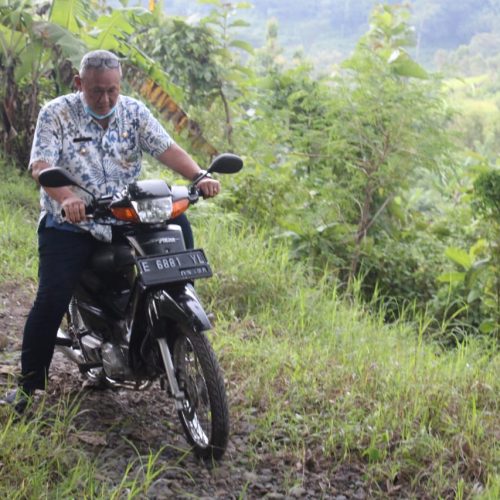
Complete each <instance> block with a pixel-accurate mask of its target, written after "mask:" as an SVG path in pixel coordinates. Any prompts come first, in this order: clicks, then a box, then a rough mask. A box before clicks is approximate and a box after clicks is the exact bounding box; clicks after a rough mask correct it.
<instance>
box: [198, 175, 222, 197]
mask: <svg viewBox="0 0 500 500" xmlns="http://www.w3.org/2000/svg"><path fill="white" fill-rule="evenodd" d="M196 187H197V188H198V189H199V190H200V191H201V192H202V193H203V197H204V198H213V197H214V196H217V195H218V194H219V193H220V182H219V181H217V180H215V179H211V178H209V177H205V178H204V179H202V180H201V181H200V182H198V183H197V184H196Z"/></svg>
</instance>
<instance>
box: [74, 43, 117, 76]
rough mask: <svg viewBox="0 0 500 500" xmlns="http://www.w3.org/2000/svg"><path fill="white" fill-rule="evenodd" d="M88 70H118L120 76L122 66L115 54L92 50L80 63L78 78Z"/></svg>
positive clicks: (107, 51)
mask: <svg viewBox="0 0 500 500" xmlns="http://www.w3.org/2000/svg"><path fill="white" fill-rule="evenodd" d="M89 68H92V69H97V70H106V69H118V70H119V71H120V76H122V66H121V63H120V59H119V57H118V56H117V55H116V54H113V52H110V51H109V50H93V51H92V52H87V53H86V54H85V55H84V56H83V57H82V60H81V62H80V72H79V74H80V78H81V77H82V76H83V74H84V73H85V71H87V70H88V69H89Z"/></svg>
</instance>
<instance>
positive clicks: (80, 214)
mask: <svg viewBox="0 0 500 500" xmlns="http://www.w3.org/2000/svg"><path fill="white" fill-rule="evenodd" d="M49 167H50V165H49V164H48V163H47V162H45V161H35V162H34V163H33V164H32V165H31V167H30V168H31V175H32V176H33V179H35V181H36V182H38V176H39V175H40V173H41V172H43V171H44V170H45V169H47V168H49ZM43 189H44V190H45V192H46V193H47V194H48V195H49V196H50V197H51V198H53V199H54V200H56V201H57V202H58V203H60V204H61V206H62V208H63V210H64V212H65V217H66V219H67V221H68V222H72V223H76V222H82V221H84V220H85V219H86V218H87V217H86V215H85V203H84V201H83V200H82V199H81V198H80V197H79V196H77V195H76V194H75V193H73V191H72V190H71V189H70V188H69V187H66V186H63V187H59V188H49V187H44V188H43Z"/></svg>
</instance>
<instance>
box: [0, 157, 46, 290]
mask: <svg viewBox="0 0 500 500" xmlns="http://www.w3.org/2000/svg"><path fill="white" fill-rule="evenodd" d="M38 205H39V203H38V190H37V189H36V186H35V183H34V182H33V181H32V180H30V179H28V176H27V175H21V174H19V173H18V172H17V171H16V170H14V168H13V167H9V166H8V165H5V164H4V163H2V162H1V161H0V281H7V280H9V281H13V280H18V279H26V278H27V279H34V278H35V277H36V272H37V262H38V261H37V250H36V226H35V221H36V214H37V213H38V210H39V208H38Z"/></svg>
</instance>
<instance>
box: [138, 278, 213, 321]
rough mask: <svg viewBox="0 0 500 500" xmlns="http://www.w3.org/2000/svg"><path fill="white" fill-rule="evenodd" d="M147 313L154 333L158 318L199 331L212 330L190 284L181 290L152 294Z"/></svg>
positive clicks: (159, 291)
mask: <svg viewBox="0 0 500 500" xmlns="http://www.w3.org/2000/svg"><path fill="white" fill-rule="evenodd" d="M147 311H148V319H149V321H150V325H151V326H152V327H153V328H152V330H153V331H154V324H155V323H156V321H155V319H157V318H158V319H159V318H164V319H170V320H173V321H175V322H176V323H181V324H182V325H184V326H186V327H188V328H190V329H193V328H194V329H196V330H198V331H200V330H201V331H203V330H209V329H211V328H212V325H211V324H210V320H209V319H208V317H207V314H206V312H205V310H204V309H203V306H202V305H201V303H200V300H199V298H198V295H197V294H196V292H195V290H194V288H193V286H192V285H191V284H190V283H188V284H186V286H185V287H182V288H179V289H173V290H168V291H167V290H157V291H156V292H154V293H152V294H151V295H150V296H149V298H148V304H147Z"/></svg>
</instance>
